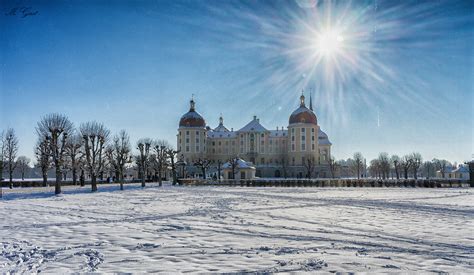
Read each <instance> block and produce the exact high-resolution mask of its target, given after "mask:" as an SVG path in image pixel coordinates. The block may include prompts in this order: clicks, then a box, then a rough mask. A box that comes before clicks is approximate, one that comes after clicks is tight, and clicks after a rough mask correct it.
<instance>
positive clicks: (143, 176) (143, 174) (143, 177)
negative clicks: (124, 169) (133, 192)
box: [142, 169, 146, 188]
mask: <svg viewBox="0 0 474 275" xmlns="http://www.w3.org/2000/svg"><path fill="white" fill-rule="evenodd" d="M145 177H146V176H145V169H143V171H142V188H143V187H145V185H146V184H145Z"/></svg>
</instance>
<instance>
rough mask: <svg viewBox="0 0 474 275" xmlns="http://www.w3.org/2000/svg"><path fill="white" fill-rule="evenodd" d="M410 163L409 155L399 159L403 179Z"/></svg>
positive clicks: (406, 175)
mask: <svg viewBox="0 0 474 275" xmlns="http://www.w3.org/2000/svg"><path fill="white" fill-rule="evenodd" d="M411 165H412V160H411V156H409V155H405V156H403V158H402V161H401V166H402V169H403V174H404V176H405V179H408V172H409V171H410V167H411Z"/></svg>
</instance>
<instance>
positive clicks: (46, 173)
mask: <svg viewBox="0 0 474 275" xmlns="http://www.w3.org/2000/svg"><path fill="white" fill-rule="evenodd" d="M47 185H48V171H43V187H46V186H47Z"/></svg>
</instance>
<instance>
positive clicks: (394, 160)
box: [329, 152, 457, 179]
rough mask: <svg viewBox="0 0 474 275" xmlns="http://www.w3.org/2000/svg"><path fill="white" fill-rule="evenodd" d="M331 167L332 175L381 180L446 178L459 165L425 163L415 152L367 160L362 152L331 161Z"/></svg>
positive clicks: (443, 161)
mask: <svg viewBox="0 0 474 275" xmlns="http://www.w3.org/2000/svg"><path fill="white" fill-rule="evenodd" d="M329 164H330V165H329V166H330V169H331V171H332V175H333V177H334V175H338V176H342V177H357V178H361V177H373V178H379V179H388V178H393V179H401V178H404V179H408V178H414V179H418V177H420V176H423V177H424V178H427V179H429V178H432V177H436V172H437V171H440V173H441V177H443V178H444V177H445V173H446V170H447V169H448V168H456V166H457V164H456V163H454V164H452V163H451V162H449V161H447V160H445V159H436V158H435V159H432V160H426V161H423V157H422V156H421V154H420V153H417V152H413V153H411V154H407V155H404V156H402V157H400V156H398V155H389V154H388V153H386V152H382V153H380V154H379V156H378V157H377V158H376V159H373V160H370V161H369V162H368V163H367V160H366V159H365V158H364V157H363V155H362V154H361V153H360V152H357V153H354V155H353V157H352V158H349V159H347V160H338V161H335V160H334V159H331V160H330V161H329Z"/></svg>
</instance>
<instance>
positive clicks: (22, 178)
mask: <svg viewBox="0 0 474 275" xmlns="http://www.w3.org/2000/svg"><path fill="white" fill-rule="evenodd" d="M21 180H25V172H21Z"/></svg>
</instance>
